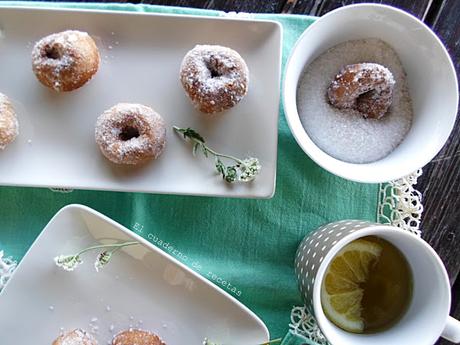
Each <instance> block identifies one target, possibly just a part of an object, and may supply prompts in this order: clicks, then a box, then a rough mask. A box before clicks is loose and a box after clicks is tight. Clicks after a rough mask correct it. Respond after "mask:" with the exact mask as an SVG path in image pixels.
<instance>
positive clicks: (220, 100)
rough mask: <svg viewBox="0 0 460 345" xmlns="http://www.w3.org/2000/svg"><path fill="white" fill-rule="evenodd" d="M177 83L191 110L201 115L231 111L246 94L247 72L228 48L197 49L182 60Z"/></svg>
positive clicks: (206, 47)
mask: <svg viewBox="0 0 460 345" xmlns="http://www.w3.org/2000/svg"><path fill="white" fill-rule="evenodd" d="M180 80H181V82H182V86H183V87H184V89H185V92H186V93H187V95H188V97H189V98H190V100H191V101H192V103H193V104H194V106H195V107H196V108H197V109H198V110H200V111H202V112H203V113H209V114H212V113H217V112H221V111H223V110H226V109H229V108H232V107H233V106H235V105H236V104H237V103H238V102H240V101H241V100H242V99H243V97H244V96H245V95H246V93H247V92H248V83H249V71H248V67H247V66H246V63H245V62H244V60H243V58H242V57H241V56H240V54H238V53H237V52H236V51H234V50H233V49H230V48H226V47H222V46H213V45H197V46H195V48H193V49H192V50H190V51H189V52H188V53H187V54H186V55H185V57H184V59H183V61H182V65H181V69H180Z"/></svg>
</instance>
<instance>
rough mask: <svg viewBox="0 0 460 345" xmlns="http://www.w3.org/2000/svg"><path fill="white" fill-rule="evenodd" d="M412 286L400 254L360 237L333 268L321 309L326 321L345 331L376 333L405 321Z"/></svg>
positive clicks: (325, 283) (323, 291)
mask: <svg viewBox="0 0 460 345" xmlns="http://www.w3.org/2000/svg"><path fill="white" fill-rule="evenodd" d="M412 285H413V279H412V272H411V269H410V267H409V263H408V262H407V260H406V258H405V257H404V255H403V254H402V253H401V251H400V250H399V249H398V248H396V247H395V246H394V245H393V244H391V243H390V242H388V241H386V240H384V239H382V238H380V237H376V236H367V237H362V238H359V239H357V240H355V241H353V242H351V243H349V244H347V245H346V246H345V247H343V248H342V249H341V250H340V251H339V252H338V253H337V255H336V256H335V257H334V259H333V260H332V261H331V263H330V264H329V266H328V268H327V271H326V274H325V278H324V280H323V282H322V286H321V304H322V307H323V310H324V313H325V314H326V316H327V318H328V319H329V320H330V321H331V322H333V323H334V324H335V325H337V326H338V327H340V328H342V329H343V330H346V331H349V332H353V333H376V332H379V331H383V330H386V329H388V328H390V327H391V326H393V325H394V324H395V323H396V322H398V320H400V319H401V318H402V316H403V315H404V313H405V312H406V311H407V309H408V307H409V304H410V301H411V297H412Z"/></svg>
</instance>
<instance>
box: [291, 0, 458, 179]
mask: <svg viewBox="0 0 460 345" xmlns="http://www.w3.org/2000/svg"><path fill="white" fill-rule="evenodd" d="M376 8H377V9H380V10H383V11H388V12H393V13H396V14H397V15H400V16H403V17H405V18H406V19H408V20H410V21H412V22H414V23H417V25H419V26H420V27H421V28H422V29H423V30H424V31H425V33H426V34H428V35H429V36H431V38H432V39H433V41H434V47H436V48H437V49H440V54H441V55H443V56H444V57H445V58H446V62H447V65H446V69H447V70H448V71H449V74H450V75H452V76H453V78H452V79H453V82H454V85H453V86H455V88H454V91H453V92H454V96H455V103H456V105H455V107H456V112H455V114H452V116H450V117H449V123H447V124H446V126H445V127H446V132H445V134H444V137H443V138H442V139H443V140H441V141H439V143H438V144H437V145H436V148H435V149H434V150H433V153H432V154H431V155H427V156H424V158H423V159H418V160H416V161H414V162H413V164H412V165H411V166H409V165H404V166H402V167H401V166H400V167H398V169H397V170H396V169H379V170H378V171H377V169H372V168H371V166H372V165H374V164H375V163H377V162H379V161H380V160H377V161H375V162H370V163H350V162H345V161H342V160H339V159H337V158H334V157H332V156H331V155H329V154H328V153H326V152H325V151H324V150H322V149H320V148H319V147H318V146H317V145H316V143H315V142H314V141H313V140H311V139H310V136H309V135H308V133H307V132H306V130H305V129H304V128H303V126H302V124H301V122H300V116H299V113H298V110H297V102H293V103H294V104H292V105H290V104H289V102H288V98H289V100H291V98H292V97H288V96H286V89H288V88H290V87H289V86H288V84H291V83H292V81H291V79H292V78H293V77H292V76H291V75H290V74H291V73H292V72H291V71H292V69H293V67H292V65H293V64H294V59H295V55H296V53H297V51H298V49H299V46H300V45H301V44H302V42H303V41H305V40H306V39H308V35H309V34H310V32H311V31H313V30H314V29H315V28H316V27H317V26H318V25H323V24H322V23H323V22H324V20H328V18H329V17H331V16H332V17H333V16H335V15H337V13H339V12H340V13H341V12H344V11H355V10H357V9H358V10H362V11H366V10H374V9H376ZM305 67H306V64H305V65H304V66H303V67H302V70H304V69H305ZM301 73H302V72H301ZM297 86H298V80H297V82H296V85H295V90H297ZM458 88H459V84H458V78H457V73H456V70H455V67H454V64H453V61H452V58H451V57H450V55H449V53H448V51H447V49H446V47H445V46H444V44H443V43H442V41H441V39H440V38H439V37H438V36H437V35H436V33H434V32H433V30H431V28H430V27H428V26H427V25H426V24H425V23H424V22H422V21H421V20H419V19H418V18H417V17H415V16H414V15H412V14H410V13H408V12H406V11H404V10H402V9H399V8H396V7H393V6H390V5H383V4H372V3H365V4H352V5H347V6H343V7H339V8H337V9H335V10H332V11H331V12H328V13H327V14H325V15H324V16H321V17H320V18H318V19H317V20H316V21H315V22H314V23H312V24H311V25H309V26H308V27H307V29H305V31H304V32H303V33H302V34H301V35H300V37H299V38H298V39H297V41H296V43H295V44H294V46H293V48H292V50H291V53H290V54H289V57H288V59H287V62H286V67H285V74H284V78H283V84H282V99H283V108H284V113H285V117H286V120H287V123H288V126H289V129H290V131H291V133H292V135H293V136H294V139H295V140H296V142H297V144H298V145H299V146H300V147H301V149H302V150H303V151H304V152H305V153H306V154H307V155H308V156H309V157H310V158H311V159H312V160H313V161H314V162H315V163H316V164H318V165H319V166H320V167H322V168H323V169H325V170H326V171H328V172H330V173H332V174H334V175H336V176H339V177H342V178H344V179H347V180H351V181H356V182H363V183H382V182H388V181H391V180H396V179H399V178H402V177H404V176H407V175H409V174H411V173H413V172H414V171H416V170H418V169H420V168H422V167H423V166H425V165H426V164H428V163H429V162H430V161H431V160H432V159H433V158H434V157H435V156H436V155H437V154H438V153H439V151H441V149H442V148H443V147H444V145H445V144H446V142H447V141H448V139H449V137H450V135H451V133H452V130H453V128H454V125H455V121H456V118H457V113H458V104H459V90H458ZM295 98H296V96H294V99H295ZM299 125H300V126H299ZM305 138H306V139H307V141H305ZM390 154H391V153H390ZM386 157H388V156H385V157H383V158H382V159H384V158H386ZM325 160H326V162H325ZM414 165H415V166H416V167H413V166H414ZM357 167H359V168H360V169H359V171H364V173H358V175H357V173H356V168H357ZM347 168H354V170H353V171H349V169H347ZM384 170H385V171H384ZM371 172H372V173H371Z"/></svg>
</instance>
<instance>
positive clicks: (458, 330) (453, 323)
mask: <svg viewBox="0 0 460 345" xmlns="http://www.w3.org/2000/svg"><path fill="white" fill-rule="evenodd" d="M441 337H443V338H444V339H447V340H449V341H451V342H453V343H454V344H458V343H460V321H458V320H456V319H454V318H453V317H452V316H448V317H447V323H446V326H445V327H444V330H443V331H442V334H441Z"/></svg>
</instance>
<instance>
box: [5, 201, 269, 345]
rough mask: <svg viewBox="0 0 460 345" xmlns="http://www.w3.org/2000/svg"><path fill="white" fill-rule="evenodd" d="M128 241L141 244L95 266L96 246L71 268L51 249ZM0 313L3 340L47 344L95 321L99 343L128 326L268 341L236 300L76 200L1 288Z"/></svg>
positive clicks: (171, 341) (9, 344)
mask: <svg viewBox="0 0 460 345" xmlns="http://www.w3.org/2000/svg"><path fill="white" fill-rule="evenodd" d="M132 240H137V241H139V242H141V244H142V245H135V246H131V247H125V248H123V249H121V250H120V251H118V252H117V253H116V254H114V256H113V257H112V260H111V261H110V263H109V264H108V265H107V266H106V267H104V268H103V269H102V270H100V271H99V272H96V271H95V269H94V266H93V261H94V258H95V256H96V255H97V253H98V252H97V251H95V252H89V253H87V254H84V256H82V259H83V261H84V262H83V263H82V264H81V265H80V266H78V268H77V269H76V270H75V271H73V272H67V271H64V270H62V269H61V268H58V267H57V266H56V265H55V264H54V262H53V258H54V257H55V256H57V255H60V254H73V253H75V252H77V251H78V250H80V249H82V248H85V247H87V246H90V245H93V244H95V243H98V242H99V243H114V242H122V241H132ZM0 311H1V312H0V340H1V341H0V342H1V344H2V345H19V344H43V345H51V343H52V341H53V340H54V339H55V338H56V337H57V336H58V335H59V333H60V331H61V328H62V329H64V330H66V331H67V330H71V329H75V328H82V329H86V330H87V331H91V329H93V327H94V326H97V327H98V331H97V332H96V334H95V336H96V338H97V340H98V341H99V344H101V345H103V344H107V341H109V340H111V338H112V336H113V335H114V334H115V333H116V332H119V331H121V330H123V329H127V328H129V327H130V326H132V327H140V328H142V329H146V330H150V331H152V332H154V333H156V334H159V335H160V336H161V337H162V339H163V340H164V341H165V342H166V344H168V345H179V344H190V345H192V344H195V345H200V344H202V341H203V339H204V338H205V337H208V338H209V339H210V340H213V341H215V342H219V343H220V344H225V345H232V344H233V345H254V344H260V343H262V342H266V341H267V340H268V331H267V328H266V327H265V325H264V324H263V322H262V321H261V320H260V319H259V318H258V317H257V316H256V315H255V314H253V313H252V312H251V311H250V310H249V309H247V308H246V307H245V306H244V305H242V304H241V303H240V302H238V301H237V300H236V299H234V298H233V297H231V296H230V295H228V294H227V293H225V292H224V291H222V290H221V289H219V288H217V287H216V286H214V285H213V284H211V283H210V282H209V281H207V280H205V279H204V278H202V277H201V276H199V275H198V274H196V273H195V272H193V271H192V270H190V269H189V268H187V267H186V266H184V265H183V264H181V263H179V262H178V261H177V260H175V259H174V258H172V257H170V256H169V255H167V254H166V253H164V252H162V251H161V250H159V249H158V248H156V247H155V246H153V245H152V244H151V243H149V242H147V241H146V240H144V239H142V238H141V237H139V236H137V235H136V234H134V233H132V232H131V231H129V230H128V229H126V228H124V227H123V226H121V225H119V224H117V223H115V222H114V221H112V220H111V219H109V218H107V217H105V216H103V215H101V214H100V213H98V212H96V211H94V210H92V209H90V208H88V207H85V206H80V205H70V206H67V207H65V208H63V209H62V210H60V211H59V212H58V213H57V214H56V215H55V216H54V217H53V219H51V221H50V222H49V223H48V225H47V226H46V227H45V229H44V230H43V232H42V233H41V234H40V236H39V237H38V238H37V240H36V241H35V243H34V244H33V245H32V247H31V248H30V249H29V251H28V252H27V254H26V255H25V256H24V258H23V259H22V261H21V263H20V264H19V266H18V267H17V269H16V271H15V273H14V274H13V276H12V277H11V279H10V280H9V281H8V283H7V285H6V287H5V289H4V290H3V291H2V293H1V294H0ZM96 319H97V320H96ZM92 320H93V321H92ZM90 323H91V324H92V325H90ZM111 325H113V327H114V329H113V331H112V332H111V331H110V327H111Z"/></svg>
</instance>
